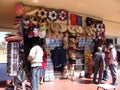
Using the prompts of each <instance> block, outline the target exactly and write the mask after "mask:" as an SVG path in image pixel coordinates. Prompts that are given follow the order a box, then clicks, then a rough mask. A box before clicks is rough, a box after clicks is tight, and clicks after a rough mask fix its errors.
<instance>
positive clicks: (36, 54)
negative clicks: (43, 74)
mask: <svg viewBox="0 0 120 90" xmlns="http://www.w3.org/2000/svg"><path fill="white" fill-rule="evenodd" d="M29 56H31V57H32V58H33V60H31V67H36V66H42V61H43V50H42V48H41V47H40V46H39V45H36V46H33V47H32V48H31V50H30V53H29Z"/></svg>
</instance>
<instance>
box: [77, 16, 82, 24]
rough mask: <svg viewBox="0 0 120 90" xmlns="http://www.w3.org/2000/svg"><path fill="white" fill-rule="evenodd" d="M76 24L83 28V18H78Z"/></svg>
mask: <svg viewBox="0 0 120 90" xmlns="http://www.w3.org/2000/svg"><path fill="white" fill-rule="evenodd" d="M76 23H77V25H79V26H82V16H76Z"/></svg>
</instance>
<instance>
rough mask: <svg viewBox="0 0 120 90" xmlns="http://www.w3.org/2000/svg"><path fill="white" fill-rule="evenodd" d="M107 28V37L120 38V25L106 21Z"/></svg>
mask: <svg viewBox="0 0 120 90" xmlns="http://www.w3.org/2000/svg"><path fill="white" fill-rule="evenodd" d="M104 24H105V26H106V32H105V33H106V35H108V36H114V37H120V23H115V22H110V21H104Z"/></svg>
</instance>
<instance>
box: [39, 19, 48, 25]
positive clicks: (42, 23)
mask: <svg viewBox="0 0 120 90" xmlns="http://www.w3.org/2000/svg"><path fill="white" fill-rule="evenodd" d="M39 24H40V25H47V21H46V19H40V20H39Z"/></svg>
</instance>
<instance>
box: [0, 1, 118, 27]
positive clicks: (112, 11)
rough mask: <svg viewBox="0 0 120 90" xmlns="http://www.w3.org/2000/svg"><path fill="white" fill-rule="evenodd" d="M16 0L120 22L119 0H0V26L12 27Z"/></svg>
mask: <svg viewBox="0 0 120 90" xmlns="http://www.w3.org/2000/svg"><path fill="white" fill-rule="evenodd" d="M16 2H22V3H24V4H26V5H31V6H44V7H47V8H55V9H65V10H68V11H73V12H76V13H80V14H84V15H88V16H93V17H98V18H103V20H109V21H113V22H117V23H120V0H0V28H10V29H11V28H14V20H15V4H16Z"/></svg>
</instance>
